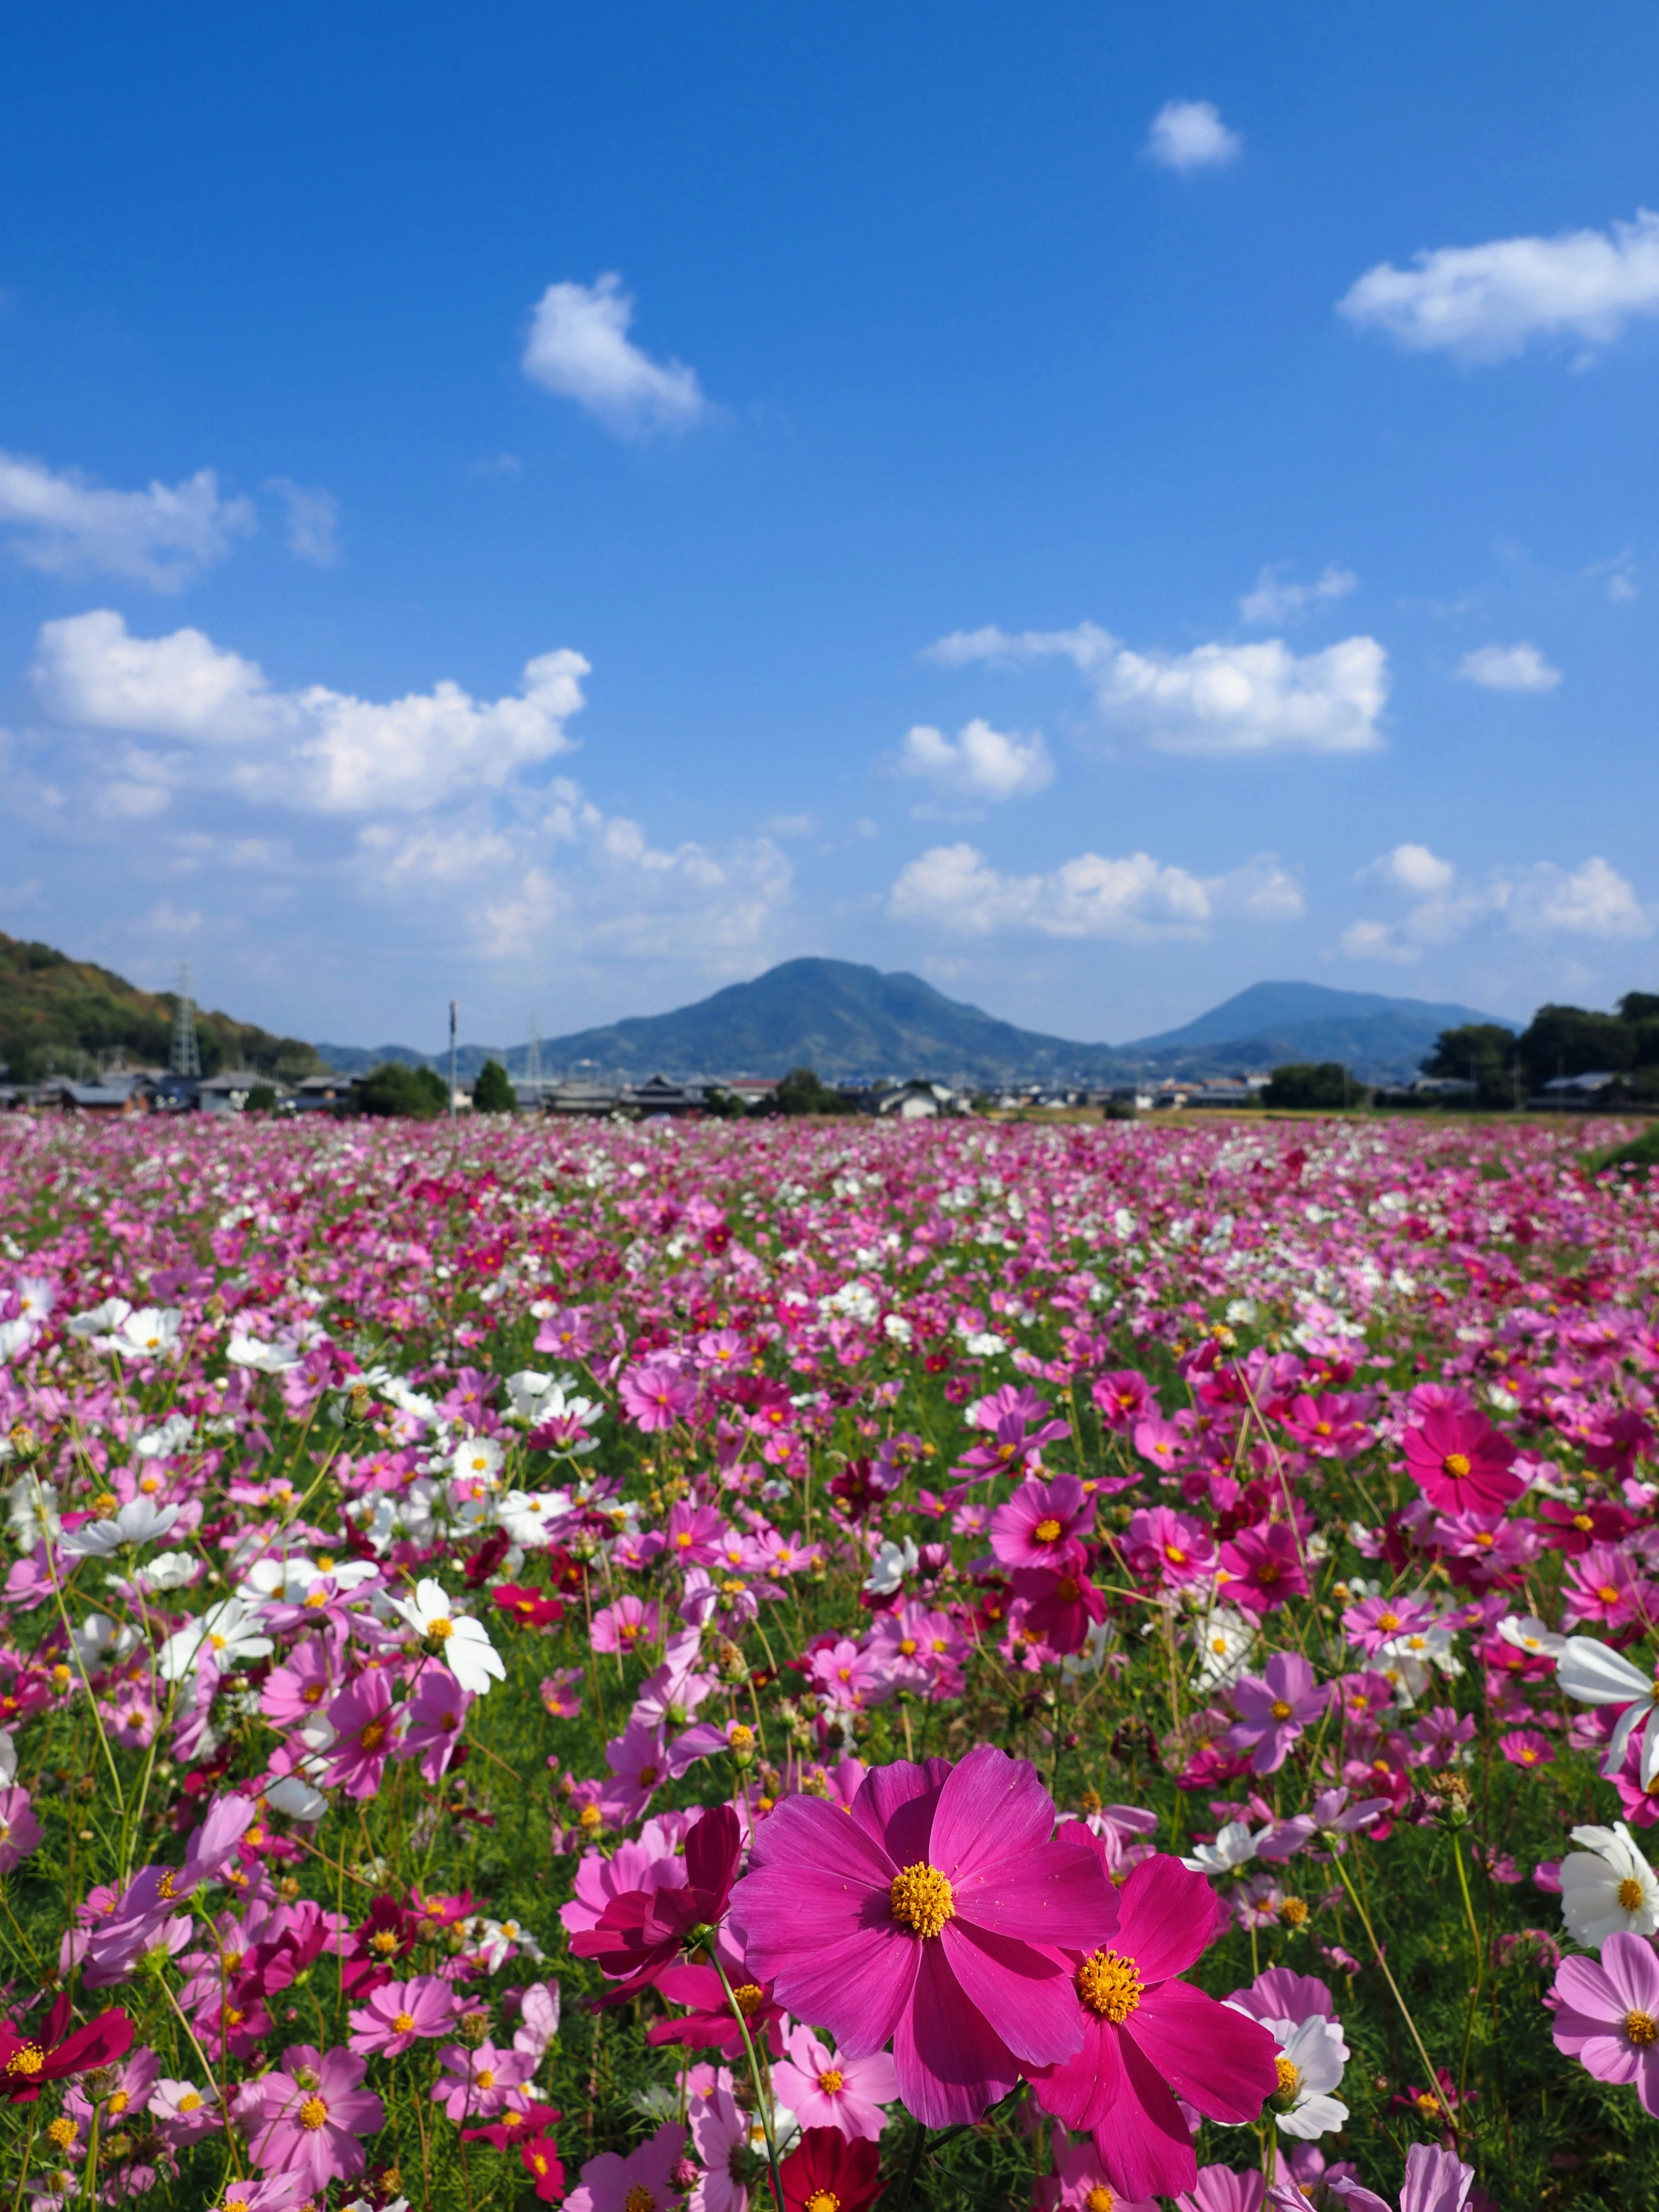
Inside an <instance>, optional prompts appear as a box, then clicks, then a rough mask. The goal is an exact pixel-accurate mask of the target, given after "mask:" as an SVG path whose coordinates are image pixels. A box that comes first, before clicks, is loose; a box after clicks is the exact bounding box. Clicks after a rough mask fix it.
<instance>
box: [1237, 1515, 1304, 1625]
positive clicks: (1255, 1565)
mask: <svg viewBox="0 0 1659 2212" xmlns="http://www.w3.org/2000/svg"><path fill="white" fill-rule="evenodd" d="M1221 1564H1222V1565H1223V1566H1224V1567H1225V1569H1226V1571H1227V1573H1226V1581H1225V1595H1226V1597H1227V1600H1228V1601H1229V1603H1230V1604H1233V1605H1243V1606H1248V1607H1249V1609H1250V1611H1251V1612H1252V1613H1277V1611H1278V1610H1279V1607H1280V1606H1281V1605H1283V1604H1284V1602H1285V1599H1286V1598H1289V1597H1306V1595H1308V1574H1307V1570H1306V1568H1305V1567H1304V1565H1303V1564H1302V1557H1301V1554H1300V1553H1299V1552H1298V1551H1297V1547H1296V1531H1295V1530H1294V1529H1293V1528H1291V1524H1290V1522H1288V1521H1262V1522H1257V1523H1256V1525H1255V1527H1254V1528H1241V1529H1240V1530H1239V1532H1238V1534H1237V1536H1235V1537H1233V1538H1232V1539H1231V1541H1230V1542H1228V1543H1225V1544H1224V1545H1223V1546H1222V1547H1221Z"/></svg>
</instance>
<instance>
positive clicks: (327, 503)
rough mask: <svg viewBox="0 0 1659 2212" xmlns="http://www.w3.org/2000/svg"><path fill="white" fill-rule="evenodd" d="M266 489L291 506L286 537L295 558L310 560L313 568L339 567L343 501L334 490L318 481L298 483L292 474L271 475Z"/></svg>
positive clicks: (284, 532) (284, 534) (285, 539)
mask: <svg viewBox="0 0 1659 2212" xmlns="http://www.w3.org/2000/svg"><path fill="white" fill-rule="evenodd" d="M265 489H266V490H267V491H274V492H275V493H276V495H277V497H278V498H279V499H280V500H281V501H282V502H283V506H284V507H286V508H287V509H288V526H287V528H286V529H285V530H284V531H283V543H284V544H286V545H287V547H288V550H289V552H290V553H291V554H292V555H293V556H294V557H295V560H296V561H309V562H311V563H312V565H313V568H337V566H338V565H339V562H340V558H341V555H340V538H339V530H340V502H339V501H338V500H337V499H336V498H335V496H334V495H333V493H332V492H331V491H324V490H322V489H320V488H319V486H317V485H315V484H297V483H295V482H294V480H293V478H292V477H270V478H269V479H268V480H267V482H266V484H265Z"/></svg>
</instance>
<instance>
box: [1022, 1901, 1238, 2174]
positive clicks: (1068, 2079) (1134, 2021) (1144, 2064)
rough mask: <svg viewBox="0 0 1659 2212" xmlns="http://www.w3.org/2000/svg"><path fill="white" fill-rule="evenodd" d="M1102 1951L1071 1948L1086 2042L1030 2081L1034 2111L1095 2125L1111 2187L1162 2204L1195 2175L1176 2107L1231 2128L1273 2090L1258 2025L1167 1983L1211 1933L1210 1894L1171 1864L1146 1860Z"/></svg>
mask: <svg viewBox="0 0 1659 2212" xmlns="http://www.w3.org/2000/svg"><path fill="white" fill-rule="evenodd" d="M1117 1901H1118V1907H1119V1917H1118V1923H1117V1926H1116V1927H1115V1929H1113V1930H1112V1931H1111V1932H1110V1934H1109V1937H1108V1939H1107V1942H1108V1944H1109V1948H1103V1949H1099V1950H1096V1949H1094V1948H1092V1947H1087V1948H1085V1947H1082V1946H1075V1945H1073V1944H1071V1943H1068V1944H1067V1945H1066V1949H1067V1951H1068V1952H1070V1953H1071V1954H1072V1958H1073V1979H1074V1991H1075V1993H1074V1995H1073V2006H1074V2008H1075V2011H1076V2015H1077V2018H1078V2021H1079V2025H1080V2026H1081V2027H1082V2029H1083V2031H1084V2034H1083V2044H1082V2047H1081V2049H1080V2050H1079V2051H1078V2053H1077V2055H1076V2057H1070V2058H1067V2059H1066V2061H1065V2062H1064V2063H1061V2064H1059V2065H1056V2066H1053V2067H1050V2068H1049V2069H1048V2070H1047V2071H1046V2072H1042V2073H1037V2072H1033V2074H1032V2087H1033V2088H1034V2090H1035V2092H1036V2100H1037V2102H1038V2103H1039V2104H1040V2105H1041V2106H1042V2107H1043V2109H1044V2110H1045V2111H1047V2112H1053V2113H1054V2115H1055V2117H1056V2118H1059V2119H1061V2120H1063V2121H1064V2122H1065V2123H1066V2126H1067V2127H1069V2128H1079V2129H1081V2128H1092V2129H1093V2130H1094V2134H1095V2142H1096V2145H1097V2148H1098V2149H1099V2151H1100V2153H1101V2155H1102V2157H1103V2159H1104V2160H1105V2161H1106V2166H1107V2171H1108V2172H1109V2175H1110V2177H1111V2182H1112V2186H1113V2187H1114V2188H1115V2189H1116V2190H1117V2191H1120V2192H1121V2194H1123V2195H1126V2196H1128V2197H1159V2196H1168V2195H1171V2194H1172V2193H1173V2192H1174V2191H1176V2190H1177V2189H1190V2188H1191V2187H1192V2186H1193V2185H1194V2181H1195V2179H1197V2175H1198V2161H1197V2160H1196V2159H1195V2158H1194V2155H1193V2146H1192V2137H1191V2135H1190V2134H1189V2132H1188V2127H1187V2123H1186V2121H1185V2120H1184V2119H1183V2118H1182V2115H1181V2108H1180V2106H1178V2105H1177V2104H1176V2097H1177V2096H1179V2097H1181V2098H1183V2099H1184V2100H1186V2102H1187V2103H1188V2104H1189V2105H1192V2106H1196V2108H1197V2109H1198V2110H1199V2111H1200V2112H1202V2113H1204V2114H1205V2116H1206V2118H1209V2119H1212V2120H1225V2121H1226V2122H1227V2123H1228V2124H1230V2125H1231V2126H1239V2125H1242V2124H1243V2123H1244V2122H1245V2121H1247V2120H1254V2119H1255V2118H1256V2116H1257V2114H1258V2113H1259V2112H1261V2106H1262V2102H1263V2100H1265V2099H1266V2098H1267V2097H1270V2096H1272V2095H1273V2092H1274V2091H1275V2089H1277V2087H1278V2086H1279V2045H1278V2044H1277V2042H1276V2041H1275V2040H1274V2039H1273V2036H1272V2035H1270V2034H1269V2033H1268V2032H1267V2029H1266V2028H1265V2027H1260V2026H1259V2025H1258V2024H1257V2023H1256V2022H1255V2021H1253V2020H1247V2019H1245V2017H1244V2016H1243V2014H1242V2013H1236V2012H1231V2011H1229V2010H1228V2008H1226V2006H1225V2005H1220V2004H1218V2003H1217V2002H1216V2001H1215V1999H1214V1998H1213V1997H1207V1996H1205V1995H1204V1994H1203V1992H1202V1991H1201V1990H1194V1989H1192V1988H1189V1987H1188V1984H1186V1983H1185V1982H1183V1981H1181V1980H1179V1979H1177V1977H1178V1976H1179V1975H1181V1974H1183V1973H1185V1972H1186V1971H1187V1969H1188V1966H1192V1965H1193V1964H1194V1962H1195V1961H1196V1960H1197V1959H1198V1958H1199V1957H1200V1954H1202V1952H1203V1951H1204V1948H1205V1947H1206V1945H1207V1943H1208V1942H1209V1941H1210V1938H1211V1936H1212V1934H1213V1933H1214V1930H1215V1922H1216V1900H1215V1896H1214V1893H1213V1892H1212V1890H1211V1888H1210V1886H1209V1884H1208V1883H1207V1882H1206V1881H1205V1880H1204V1878H1203V1876H1202V1875H1196V1874H1192V1873H1189V1872H1188V1869H1186V1868H1185V1867H1183V1866H1182V1864H1181V1863H1180V1862H1179V1861H1178V1860H1176V1859H1172V1858H1168V1857H1157V1858H1151V1859H1144V1860H1143V1861H1142V1862H1141V1863H1140V1864H1139V1866H1138V1867H1136V1869H1134V1871H1133V1874H1131V1875H1130V1876H1129V1878H1128V1880H1127V1881H1126V1882H1125V1883H1124V1885H1123V1887H1122V1889H1121V1892H1120V1893H1118V1900H1117Z"/></svg>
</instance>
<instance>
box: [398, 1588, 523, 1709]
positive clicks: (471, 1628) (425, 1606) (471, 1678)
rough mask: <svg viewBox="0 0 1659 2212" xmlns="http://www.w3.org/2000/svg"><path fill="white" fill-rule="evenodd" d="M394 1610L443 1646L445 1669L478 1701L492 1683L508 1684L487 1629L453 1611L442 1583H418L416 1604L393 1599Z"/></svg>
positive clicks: (418, 1634) (417, 1633)
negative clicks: (505, 1682)
mask: <svg viewBox="0 0 1659 2212" xmlns="http://www.w3.org/2000/svg"><path fill="white" fill-rule="evenodd" d="M392 1611H393V1612H394V1613H400V1614H401V1615H402V1616H403V1618H404V1620H406V1621H407V1622H408V1623H409V1625H410V1627H411V1628H412V1629H413V1630H414V1631H415V1632H416V1635H417V1636H424V1637H430V1638H432V1639H433V1640H434V1642H435V1643H436V1644H439V1645H441V1648H442V1650H443V1658H444V1664H445V1666H446V1667H447V1668H448V1669H449V1671H450V1673H451V1674H453V1676H454V1677H455V1680H457V1681H458V1682H459V1684H460V1686H461V1687H462V1688H463V1689H464V1690H470V1691H471V1693H472V1695H473V1696H474V1697H475V1698H482V1697H483V1695H484V1693H485V1692H486V1691H487V1690H488V1689H489V1686H490V1684H491V1682H492V1681H495V1682H504V1681H505V1680H507V1668H505V1667H504V1666H503V1665H502V1663H501V1654H500V1653H499V1652H498V1651H497V1650H496V1649H495V1645H494V1644H492V1643H491V1642H490V1640H489V1636H488V1634H487V1633H486V1632H485V1631H484V1629H483V1627H482V1626H480V1625H479V1623H478V1622H477V1621H476V1620H469V1619H468V1617H467V1616H466V1614H465V1613H457V1612H456V1611H455V1610H454V1608H453V1607H452V1606H451V1604H450V1602H449V1600H448V1598H447V1596H446V1595H444V1590H443V1586H442V1584H441V1583H433V1582H420V1583H416V1585H415V1595H414V1598H413V1600H412V1601H411V1600H410V1599H408V1598H393V1599H392Z"/></svg>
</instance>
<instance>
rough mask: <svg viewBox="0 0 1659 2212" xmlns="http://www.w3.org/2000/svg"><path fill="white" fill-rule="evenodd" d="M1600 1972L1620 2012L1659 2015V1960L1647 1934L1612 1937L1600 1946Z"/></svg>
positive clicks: (1575, 2000)
mask: <svg viewBox="0 0 1659 2212" xmlns="http://www.w3.org/2000/svg"><path fill="white" fill-rule="evenodd" d="M1601 1972H1602V1973H1603V1975H1604V1976H1605V1977H1606V1978H1607V1982H1608V1984H1610V1985H1611V1987H1612V1990H1613V1997H1614V2001H1615V2002H1616V2004H1617V2006H1618V2008H1619V2011H1620V2015H1623V2014H1625V2013H1627V2012H1644V2013H1647V2014H1648V2015H1650V2016H1655V2017H1659V1959H1656V1958H1655V1956H1654V1953H1653V1946H1652V1944H1651V1943H1650V1942H1648V1940H1647V1938H1646V1937H1645V1936H1630V1935H1618V1936H1608V1938H1607V1942H1605V1943H1604V1944H1603V1945H1602V1946H1601ZM1569 2002H1581V2001H1580V2000H1577V1999H1571V1998H1570V1999H1569Z"/></svg>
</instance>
